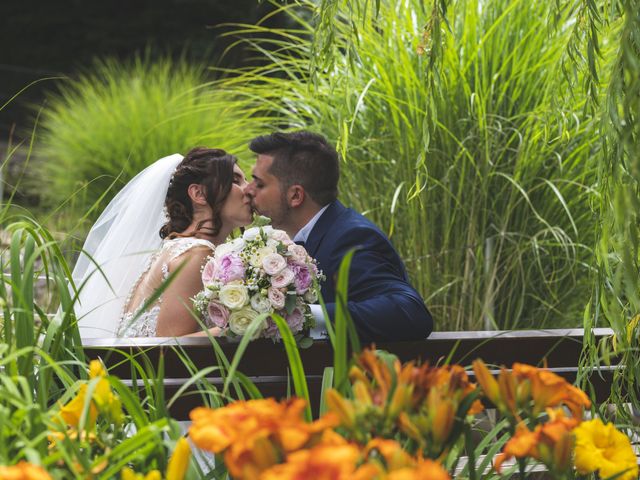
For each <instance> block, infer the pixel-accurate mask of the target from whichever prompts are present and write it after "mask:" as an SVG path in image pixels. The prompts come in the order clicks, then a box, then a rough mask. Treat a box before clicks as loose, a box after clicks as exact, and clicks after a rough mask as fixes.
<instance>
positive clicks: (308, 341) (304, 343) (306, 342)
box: [298, 337, 313, 348]
mask: <svg viewBox="0 0 640 480" xmlns="http://www.w3.org/2000/svg"><path fill="white" fill-rule="evenodd" d="M311 345H313V338H311V337H303V338H301V339H300V341H299V342H298V347H300V348H309V347H311Z"/></svg>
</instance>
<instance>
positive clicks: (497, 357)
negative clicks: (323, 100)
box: [84, 328, 618, 419]
mask: <svg viewBox="0 0 640 480" xmlns="http://www.w3.org/2000/svg"><path fill="white" fill-rule="evenodd" d="M612 333H613V332H612V331H611V330H610V329H607V328H601V329H595V330H593V331H592V333H591V334H592V335H593V336H594V340H595V341H599V340H600V339H602V338H604V337H608V336H610V335H612ZM219 344H220V346H221V348H222V351H224V353H225V355H226V357H227V358H228V359H229V361H231V359H232V358H233V356H234V354H235V351H236V348H237V344H236V343H232V342H228V341H225V340H224V339H223V340H221V341H220V342H219ZM583 345H584V332H583V330H582V329H554V330H524V331H475V332H434V333H433V334H431V336H430V337H429V338H428V339H426V340H416V341H410V342H393V343H379V344H378V345H377V347H378V348H380V349H384V350H387V351H389V352H391V353H394V354H395V355H397V356H398V357H399V358H400V360H401V361H403V362H405V361H410V360H418V359H419V360H421V361H423V362H427V361H428V362H429V363H430V364H432V365H434V364H438V363H443V362H444V361H445V360H447V359H448V358H449V357H450V363H458V364H461V365H470V364H471V362H472V361H473V360H474V359H476V358H482V359H483V360H484V362H485V363H486V364H487V365H495V366H500V365H505V366H508V367H509V366H511V365H512V364H513V363H514V362H521V363H528V364H532V365H538V366H543V364H544V362H546V366H547V367H548V368H550V369H551V370H552V371H554V372H555V373H557V374H559V375H561V376H562V377H564V378H566V379H567V380H569V381H570V382H572V383H573V382H575V381H576V379H577V373H578V368H577V367H578V364H579V362H580V356H581V355H582V350H583ZM84 349H85V353H86V355H87V356H88V357H89V358H97V357H100V358H101V359H102V360H103V361H104V362H105V364H106V366H107V367H108V368H109V371H110V373H112V374H114V375H117V376H119V377H120V378H122V379H125V380H126V379H130V378H131V367H130V365H129V362H127V361H126V360H125V361H123V359H126V355H137V356H140V357H141V356H142V354H144V355H145V356H146V357H147V358H148V360H149V361H150V362H151V365H153V366H154V367H157V365H158V364H159V361H160V358H161V357H162V358H163V360H164V370H165V375H164V377H165V380H164V388H165V392H166V394H165V395H166V396H167V398H169V397H170V395H171V394H172V393H173V392H175V391H177V390H178V389H179V388H180V387H181V386H182V385H184V384H185V383H186V382H187V381H188V379H190V378H191V377H192V372H191V371H190V370H189V369H188V368H187V367H186V366H185V365H184V362H183V361H182V360H181V358H180V357H181V356H182V355H187V356H188V357H189V359H190V361H191V362H192V364H193V365H195V367H196V368H197V369H203V368H206V367H211V366H214V365H217V361H216V356H215V353H214V348H213V346H212V345H211V342H210V341H209V340H208V339H207V338H202V337H185V338H180V339H174V338H135V339H133V338H129V339H88V340H85V342H84ZM300 356H301V358H302V363H303V365H304V370H305V375H306V377H307V381H308V384H309V390H310V394H311V398H312V401H313V399H314V398H318V397H319V393H320V390H321V380H322V375H323V372H324V369H325V367H328V366H332V364H333V350H332V348H331V344H330V343H329V342H328V341H315V342H314V344H313V345H312V346H311V347H310V348H308V349H303V350H300ZM543 359H544V360H543ZM615 368H618V367H617V366H616V365H614V366H612V367H607V368H602V369H600V370H599V371H598V372H594V375H592V376H591V382H592V386H593V389H594V393H595V395H596V401H598V402H602V401H604V400H606V398H607V397H608V395H609V392H610V385H611V381H612V378H613V372H614V370H615ZM238 371H240V372H242V373H243V374H244V375H246V376H248V377H249V378H250V379H251V380H253V381H254V383H255V384H256V386H257V387H258V388H259V389H260V391H261V392H262V394H263V395H265V396H275V397H283V396H284V395H285V394H286V392H287V391H288V389H291V388H292V387H291V383H290V379H289V377H288V360H287V356H286V352H285V349H284V346H283V345H282V344H279V343H276V344H274V343H273V342H272V341H270V340H257V341H254V342H252V343H251V344H250V345H249V347H248V348H247V350H246V351H245V353H244V355H243V357H242V360H241V362H240V364H239V368H238ZM470 373H471V374H472V372H470ZM208 380H209V381H210V382H211V383H213V384H216V383H218V384H219V383H221V382H220V378H219V377H218V378H216V377H215V376H213V377H211V378H208ZM199 403H201V400H200V398H199V397H198V396H197V395H190V396H187V397H185V399H184V400H180V401H179V402H177V403H176V404H174V405H173V406H172V408H171V413H172V415H174V416H175V417H176V418H178V419H186V418H188V417H187V416H188V412H189V411H190V410H191V408H193V407H195V406H197V405H198V404H199ZM314 408H317V404H316V405H314Z"/></svg>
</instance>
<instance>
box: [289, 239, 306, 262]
mask: <svg viewBox="0 0 640 480" xmlns="http://www.w3.org/2000/svg"><path fill="white" fill-rule="evenodd" d="M287 251H288V252H289V255H290V256H291V260H293V261H294V262H297V263H305V262H306V261H307V250H306V249H305V248H304V247H303V246H302V245H296V244H295V243H294V244H293V245H289V246H288V247H287Z"/></svg>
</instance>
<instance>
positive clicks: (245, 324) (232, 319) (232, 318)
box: [229, 307, 267, 339]
mask: <svg viewBox="0 0 640 480" xmlns="http://www.w3.org/2000/svg"><path fill="white" fill-rule="evenodd" d="M258 315H259V314H258V312H256V311H255V310H253V309H251V308H248V307H245V308H242V309H240V310H238V311H235V312H231V315H229V329H230V330H231V331H232V332H233V333H235V334H236V335H244V334H245V332H246V331H247V328H249V325H251V322H253V320H254V319H255V318H256V317H257V316H258ZM266 327H267V321H266V319H265V320H263V321H262V323H261V325H260V327H259V328H258V330H257V331H256V333H255V335H254V336H253V338H254V339H256V338H258V337H259V336H260V334H261V333H262V331H263V330H264V329H265V328H266Z"/></svg>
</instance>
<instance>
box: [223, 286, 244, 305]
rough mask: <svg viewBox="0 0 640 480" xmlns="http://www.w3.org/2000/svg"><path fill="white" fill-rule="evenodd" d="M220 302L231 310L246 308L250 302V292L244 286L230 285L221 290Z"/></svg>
mask: <svg viewBox="0 0 640 480" xmlns="http://www.w3.org/2000/svg"><path fill="white" fill-rule="evenodd" d="M219 299H220V302H221V303H222V304H223V305H224V306H225V307H227V308H228V309H230V310H237V309H238V308H242V307H244V306H245V305H246V304H247V302H248V301H249V291H248V290H247V287H245V286H244V285H238V284H229V285H224V286H223V287H222V288H220V294H219Z"/></svg>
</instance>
